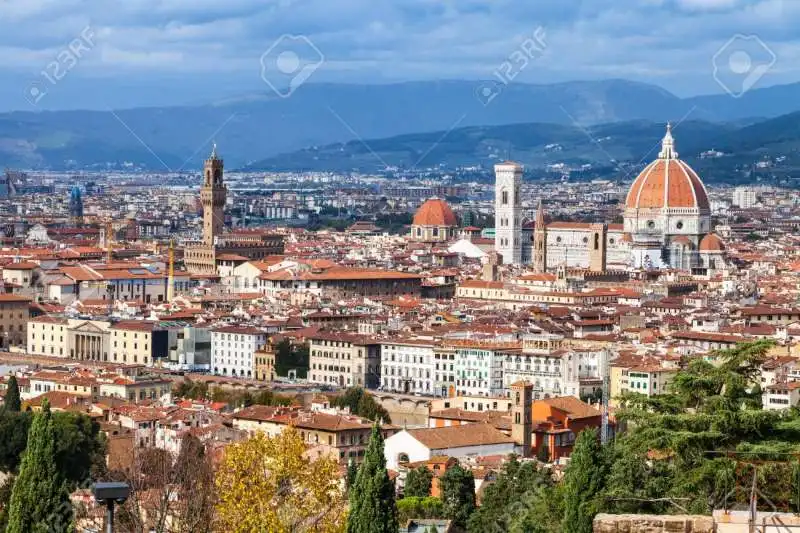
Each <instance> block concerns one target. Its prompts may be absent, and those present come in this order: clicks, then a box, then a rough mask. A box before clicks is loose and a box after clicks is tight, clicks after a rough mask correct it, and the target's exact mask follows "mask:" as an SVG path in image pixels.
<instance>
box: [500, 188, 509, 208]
mask: <svg viewBox="0 0 800 533" xmlns="http://www.w3.org/2000/svg"><path fill="white" fill-rule="evenodd" d="M501 203H502V204H503V205H507V204H508V191H503V194H502V200H501Z"/></svg>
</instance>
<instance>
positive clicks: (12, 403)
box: [3, 376, 22, 412]
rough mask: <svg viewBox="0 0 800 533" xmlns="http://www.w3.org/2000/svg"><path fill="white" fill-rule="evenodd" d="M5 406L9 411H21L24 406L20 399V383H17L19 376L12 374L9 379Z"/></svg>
mask: <svg viewBox="0 0 800 533" xmlns="http://www.w3.org/2000/svg"><path fill="white" fill-rule="evenodd" d="M3 407H4V408H5V409H6V410H7V411H14V412H19V411H20V409H21V408H22V403H21V402H20V399H19V384H18V383H17V376H11V378H10V379H9V380H8V386H7V387H6V398H5V401H4V402H3Z"/></svg>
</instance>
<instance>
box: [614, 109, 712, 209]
mask: <svg viewBox="0 0 800 533" xmlns="http://www.w3.org/2000/svg"><path fill="white" fill-rule="evenodd" d="M625 207H626V209H663V208H690V209H691V208H695V209H702V210H707V209H709V203H708V194H707V193H706V188H705V185H703V182H702V181H701V180H700V177H699V176H698V175H697V173H696V172H695V171H694V170H692V167H690V166H689V165H687V164H686V163H684V162H683V161H681V160H680V159H678V153H677V152H676V151H675V140H674V139H673V137H672V128H671V127H670V125H669V124H667V133H666V135H665V136H664V139H663V140H662V142H661V152H660V153H659V154H658V159H656V160H655V161H653V162H652V163H650V164H649V165H647V166H646V167H645V169H644V170H642V172H641V173H640V174H639V176H638V177H637V178H636V179H635V180H634V181H633V185H631V188H630V190H629V191H628V196H627V198H626V199H625Z"/></svg>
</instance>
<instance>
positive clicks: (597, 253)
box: [589, 224, 608, 272]
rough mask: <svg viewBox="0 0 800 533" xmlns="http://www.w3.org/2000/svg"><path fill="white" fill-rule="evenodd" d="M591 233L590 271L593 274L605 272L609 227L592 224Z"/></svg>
mask: <svg viewBox="0 0 800 533" xmlns="http://www.w3.org/2000/svg"><path fill="white" fill-rule="evenodd" d="M591 232H592V233H591V238H590V239H589V270H591V271H592V272H605V271H606V238H607V235H608V225H607V224H592V225H591Z"/></svg>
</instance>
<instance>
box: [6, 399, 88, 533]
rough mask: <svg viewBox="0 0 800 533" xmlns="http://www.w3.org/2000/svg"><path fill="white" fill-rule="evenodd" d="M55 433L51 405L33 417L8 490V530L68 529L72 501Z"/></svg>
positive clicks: (15, 532) (35, 532) (46, 404)
mask: <svg viewBox="0 0 800 533" xmlns="http://www.w3.org/2000/svg"><path fill="white" fill-rule="evenodd" d="M55 440H56V432H55V428H54V425H53V418H52V415H51V413H50V404H49V402H48V401H47V400H45V401H44V402H42V410H41V412H40V413H37V414H36V415H35V416H34V418H33V423H32V424H31V429H30V432H29V435H28V446H27V448H26V450H25V455H24V456H23V458H22V465H21V466H20V469H19V476H18V477H17V480H16V482H15V483H14V488H13V489H12V491H11V503H10V505H9V514H8V527H7V528H6V532H7V533H31V532H33V533H39V532H42V533H44V532H49V531H70V530H71V528H72V503H71V502H70V500H69V493H68V491H67V485H66V482H65V480H64V478H63V476H62V475H61V473H60V472H59V469H58V466H57V465H56V459H55V454H56V445H55V444H56V443H55Z"/></svg>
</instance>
